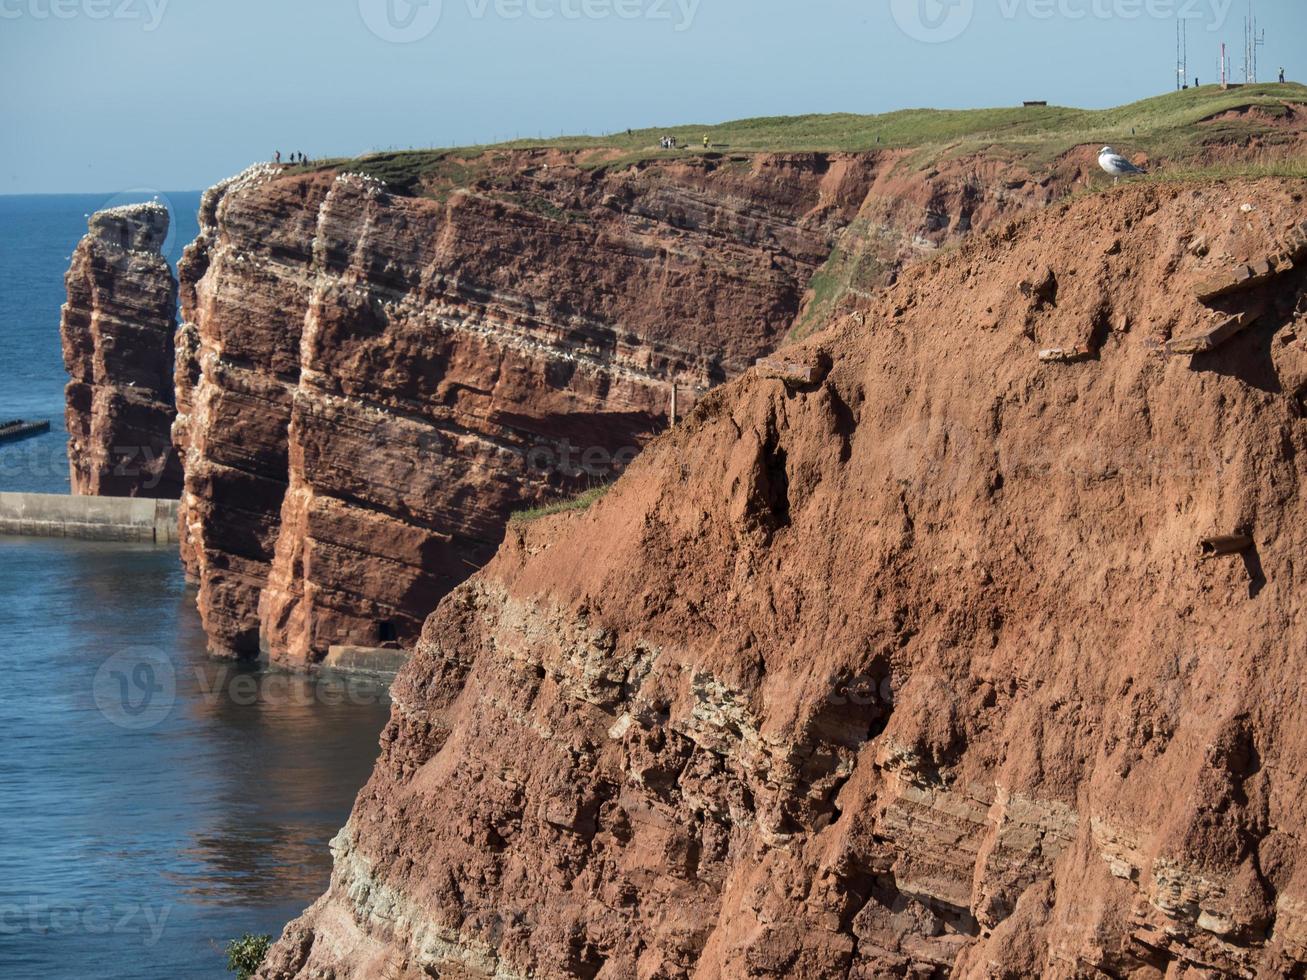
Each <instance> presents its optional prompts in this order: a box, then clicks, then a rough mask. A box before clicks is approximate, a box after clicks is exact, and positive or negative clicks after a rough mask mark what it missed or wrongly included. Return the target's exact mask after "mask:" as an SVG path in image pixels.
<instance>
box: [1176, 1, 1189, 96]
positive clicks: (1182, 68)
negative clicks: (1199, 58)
mask: <svg viewBox="0 0 1307 980" xmlns="http://www.w3.org/2000/svg"><path fill="white" fill-rule="evenodd" d="M1188 87H1189V21H1187V20H1186V19H1185V18H1183V17H1181V18H1179V19H1178V20H1176V22H1175V90H1176V91H1177V92H1178V91H1180V90H1181V89H1185V88H1188Z"/></svg>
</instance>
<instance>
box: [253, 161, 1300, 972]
mask: <svg viewBox="0 0 1307 980" xmlns="http://www.w3.org/2000/svg"><path fill="white" fill-rule="evenodd" d="M1305 193H1307V183H1304V182H1274V181H1264V182H1260V183H1258V182H1231V183H1224V184H1222V183H1214V184H1199V185H1186V184H1177V185H1165V184H1150V185H1144V186H1136V187H1129V188H1122V189H1120V190H1119V191H1115V192H1109V193H1107V194H1105V195H1101V196H1095V197H1092V198H1085V199H1080V200H1077V201H1076V202H1074V203H1071V204H1069V205H1061V206H1057V207H1056V208H1054V209H1052V210H1051V211H1049V212H1048V213H1046V214H1043V215H1040V216H1038V217H1035V218H1033V219H1030V220H1024V221H1019V222H1016V223H1013V224H1012V225H1011V226H1010V227H1004V228H1000V229H998V231H997V233H996V234H994V235H992V236H983V237H977V238H974V239H973V240H972V241H971V242H969V243H968V244H966V245H964V246H962V247H961V248H960V249H958V250H956V251H954V252H952V253H951V254H949V255H947V256H944V257H942V258H940V259H938V260H936V261H933V262H931V263H928V264H926V265H924V266H919V267H918V268H917V269H916V270H914V271H913V273H912V274H911V275H905V276H904V277H903V280H902V281H900V282H899V283H898V284H897V285H896V286H895V287H893V288H892V289H890V290H888V291H886V292H884V293H881V294H878V295H876V296H874V297H872V298H870V299H867V300H866V301H864V302H861V303H859V304H856V305H855V307H853V308H850V309H846V311H845V312H844V314H842V315H840V316H838V317H837V318H836V320H835V322H834V323H833V324H832V325H831V326H829V327H828V329H826V330H825V331H822V332H819V333H817V334H816V335H814V336H813V337H812V338H811V339H810V340H808V341H806V342H805V343H803V344H800V345H796V346H793V347H791V348H789V349H787V351H786V352H785V358H784V362H785V363H784V365H782V368H781V369H777V368H776V367H774V366H769V367H767V368H765V369H763V370H757V371H752V370H751V371H747V372H746V373H745V375H744V376H743V377H741V378H739V379H737V380H736V381H734V382H732V383H730V384H728V385H726V386H724V387H722V388H720V389H718V390H716V391H714V392H712V393H711V394H709V395H707V396H706V397H704V398H703V399H702V400H700V402H699V404H698V406H697V408H696V409H695V410H694V411H693V413H692V414H691V415H690V416H689V418H687V419H686V420H685V421H684V422H683V423H682V424H681V425H679V426H677V427H676V428H675V429H674V430H672V431H671V432H669V433H667V434H665V435H663V436H661V437H660V438H658V439H657V440H656V441H655V442H654V443H653V444H652V445H651V446H650V447H649V448H648V449H647V450H646V451H645V452H644V453H643V454H642V455H641V456H640V457H639V458H638V459H637V460H636V461H635V462H634V463H633V464H632V466H631V467H630V468H629V469H628V470H627V472H626V474H625V475H624V476H623V477H622V479H621V480H620V481H619V482H618V483H617V485H616V487H615V488H614V489H613V490H612V491H611V492H609V493H608V494H607V495H606V496H604V497H603V498H602V499H600V500H599V501H598V502H596V503H594V504H592V505H591V506H590V508H589V509H588V510H585V511H583V512H573V513H569V514H564V515H560V516H555V517H549V518H545V519H542V520H539V521H536V522H533V523H518V524H514V525H512V526H511V527H510V528H509V532H508V535H507V539H506V540H505V542H504V545H503V547H502V548H501V549H500V551H499V553H498V554H497V555H496V557H495V558H494V559H493V560H492V561H491V562H490V563H489V564H488V565H487V566H486V567H485V568H484V569H482V570H481V571H480V572H478V573H477V574H476V575H474V576H473V577H472V578H471V579H470V580H469V581H468V582H466V583H465V584H463V585H462V586H460V587H459V588H457V589H455V590H454V591H453V592H452V593H451V594H450V595H449V596H447V597H446V598H445V600H444V601H443V602H442V603H441V604H440V606H439V608H438V610H437V611H436V612H435V614H434V615H433V616H432V617H431V618H430V619H429V620H428V622H427V624H426V626H425V630H424V633H423V636H422V640H421V642H420V643H419V645H418V648H417V653H416V656H415V657H414V659H413V660H412V661H411V662H410V663H409V664H408V666H407V667H406V668H405V670H404V672H403V673H402V674H401V675H400V677H399V680H398V681H397V683H396V685H395V689H394V709H393V714H392V718H391V721H390V724H389V726H388V728H387V729H386V731H385V733H384V735H383V738H382V755H381V758H380V760H379V761H378V764H377V767H376V770H375V772H374V774H373V776H372V779H371V781H370V782H369V784H368V785H367V787H366V788H365V789H364V790H363V791H362V793H361V794H360V796H359V798H358V801H357V803H356V806H355V809H354V812H353V815H352V816H351V818H350V820H349V822H348V824H347V826H346V827H345V828H344V830H342V831H341V833H340V834H339V836H338V837H337V838H336V840H335V841H334V843H333V850H334V853H335V870H334V873H333V877H332V882H331V886H330V889H329V891H328V892H327V893H326V895H325V896H323V898H322V899H321V900H320V901H319V902H318V903H316V904H315V905H314V906H313V907H312V908H311V909H310V910H309V911H308V912H307V913H306V914H305V915H304V916H303V917H302V918H301V919H299V920H297V921H296V922H295V923H293V924H291V925H290V926H289V927H288V928H287V930H286V932H285V934H284V935H283V936H282V938H281V940H280V941H279V942H278V943H277V944H276V946H275V947H274V948H273V950H272V951H271V953H270V955H269V957H268V959H267V960H266V961H265V964H264V966H263V968H262V971H261V973H260V976H261V977H264V978H266V980H288V978H309V977H334V978H338V980H345V978H350V977H360V978H361V977H377V976H386V977H394V978H397V980H403V978H418V977H432V976H440V977H497V978H503V977H585V978H602V980H610V978H611V980H617V978H628V977H646V978H654V977H692V976H693V977H732V978H744V977H777V978H779V977H801V978H806V977H811V978H819V977H821V978H824V977H851V978H867V980H870V978H872V977H884V976H904V977H943V976H948V975H954V976H966V977H1026V976H1047V977H1085V978H1088V977H1105V976H1110V977H1133V978H1157V980H1161V978H1164V977H1166V978H1179V977H1214V976H1229V977H1247V978H1253V977H1280V976H1301V975H1303V971H1304V970H1305V969H1307V841H1305V840H1304V836H1303V834H1304V830H1303V828H1304V826H1307V819H1305V818H1307V804H1305V803H1304V800H1307V793H1305V792H1304V788H1305V787H1304V778H1305V777H1304V773H1307V727H1305V726H1303V725H1302V723H1301V719H1302V716H1303V710H1304V707H1307V705H1305V704H1304V695H1305V691H1307V688H1304V684H1303V680H1302V678H1303V675H1304V672H1307V565H1304V562H1303V560H1302V556H1303V555H1304V554H1307V494H1305V490H1307V295H1305V293H1304V290H1305V288H1307V266H1304V265H1291V264H1288V263H1286V262H1284V261H1279V262H1278V265H1277V268H1278V269H1279V273H1278V274H1277V276H1276V277H1275V278H1274V279H1271V280H1267V281H1264V282H1260V283H1257V284H1253V285H1252V286H1250V287H1249V288H1248V289H1247V290H1246V291H1241V292H1238V293H1234V294H1230V295H1227V296H1224V297H1222V298H1220V299H1217V300H1213V301H1211V302H1206V303H1205V302H1202V301H1200V300H1199V299H1198V298H1197V297H1196V295H1195V288H1196V287H1197V286H1199V285H1200V284H1201V283H1204V282H1208V281H1211V280H1213V279H1214V278H1215V277H1218V276H1219V275H1221V274H1223V273H1225V272H1226V271H1228V270H1229V269H1231V268H1238V267H1240V266H1243V265H1253V264H1255V263H1257V262H1258V261H1260V260H1262V259H1264V258H1265V257H1268V256H1287V255H1291V254H1297V251H1298V250H1299V249H1300V246H1301V245H1302V244H1303V243H1304V242H1307V228H1303V227H1302V226H1301V224H1300V223H1301V222H1302V219H1303V212H1302V208H1301V201H1302V200H1303V195H1304V194H1305ZM1249 309H1257V310H1259V311H1260V316H1259V318H1258V319H1257V321H1256V323H1255V325H1253V326H1251V327H1249V328H1248V329H1246V330H1244V331H1243V332H1241V333H1239V334H1237V335H1236V336H1233V337H1232V338H1230V339H1228V341H1226V342H1224V343H1223V344H1221V345H1220V346H1218V347H1216V348H1215V349H1213V350H1210V351H1207V352H1203V353H1198V354H1194V355H1192V356H1177V355H1175V354H1172V353H1170V352H1168V349H1167V342H1168V341H1169V340H1171V339H1172V338H1174V337H1187V336H1193V335H1195V334H1198V333H1201V332H1202V331H1203V330H1204V329H1210V327H1211V326H1212V325H1213V324H1216V323H1220V322H1222V321H1223V320H1225V319H1227V318H1229V317H1231V316H1234V315H1237V314H1238V313H1239V312H1240V311H1243V310H1249ZM1052 349H1060V350H1077V351H1080V352H1082V353H1081V356H1079V357H1077V358H1075V359H1070V360H1048V359H1041V357H1040V353H1041V351H1047V350H1052ZM294 425H295V423H292V427H294ZM1218 536H1219V537H1218ZM1213 540H1221V541H1232V540H1233V541H1236V542H1238V543H1239V544H1241V545H1242V547H1241V548H1239V547H1236V546H1235V545H1233V544H1232V545H1231V549H1233V550H1230V551H1229V552H1228V553H1225V554H1221V553H1220V552H1219V551H1218V552H1216V554H1217V556H1216V557H1211V555H1212V554H1213V551H1212V549H1211V548H1210V547H1206V546H1205V543H1206V544H1210V542H1211V541H1213ZM1205 556H1206V558H1205Z"/></svg>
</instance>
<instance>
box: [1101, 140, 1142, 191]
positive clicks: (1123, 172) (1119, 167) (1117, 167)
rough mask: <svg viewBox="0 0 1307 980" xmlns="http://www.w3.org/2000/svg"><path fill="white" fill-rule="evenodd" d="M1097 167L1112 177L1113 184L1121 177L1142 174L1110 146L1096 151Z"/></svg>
mask: <svg viewBox="0 0 1307 980" xmlns="http://www.w3.org/2000/svg"><path fill="white" fill-rule="evenodd" d="M1098 165H1099V166H1100V167H1102V168H1103V169H1104V170H1105V171H1107V172H1108V173H1109V174H1111V175H1112V183H1114V184H1115V183H1116V182H1117V181H1118V180H1120V179H1121V178H1122V177H1129V176H1131V175H1133V174H1142V173H1143V172H1144V171H1142V170H1140V169H1139V168H1138V167H1136V166H1135V165H1134V164H1133V163H1131V162H1130V161H1129V160H1127V159H1126V158H1125V157H1123V156H1121V154H1119V153H1117V152H1116V150H1114V149H1112V148H1111V147H1110V146H1105V147H1103V148H1102V149H1101V150H1099V151H1098Z"/></svg>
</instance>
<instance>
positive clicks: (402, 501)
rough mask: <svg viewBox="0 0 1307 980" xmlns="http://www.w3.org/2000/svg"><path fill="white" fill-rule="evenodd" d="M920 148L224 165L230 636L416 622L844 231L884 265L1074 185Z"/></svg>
mask: <svg viewBox="0 0 1307 980" xmlns="http://www.w3.org/2000/svg"><path fill="white" fill-rule="evenodd" d="M900 164H901V160H900V157H899V155H897V154H883V155H876V154H862V155H847V154H846V155H840V154H802V155H788V156H786V155H754V156H738V157H724V158H714V157H694V158H687V159H681V160H659V161H646V162H644V163H640V164H631V165H612V166H594V165H592V163H589V162H586V163H584V164H583V163H582V162H579V161H578V160H577V159H576V158H575V157H574V155H569V154H566V153H561V152H556V151H531V152H528V151H504V152H500V153H494V154H489V155H486V156H483V157H479V158H477V159H475V160H470V161H465V166H466V168H467V169H468V171H469V173H468V174H464V175H463V176H462V177H461V178H460V179H459V180H458V181H457V182H456V183H454V184H448V183H446V184H440V185H435V186H431V187H428V188H427V191H428V193H429V194H430V195H431V196H429V197H401V196H397V195H392V194H390V193H388V192H387V191H386V189H385V188H384V187H383V186H381V185H379V184H378V183H376V182H374V181H370V180H368V179H366V178H362V177H358V176H350V175H347V174H345V175H338V174H335V173H309V174H305V173H296V174H290V173H283V172H278V171H275V170H272V169H270V168H264V169H255V170H251V171H249V172H247V173H246V174H244V175H241V176H240V177H239V178H235V179H233V180H232V181H229V182H226V183H224V184H221V185H219V186H218V187H216V188H214V189H213V190H211V191H210V192H209V193H208V194H207V195H206V197H205V200H204V204H203V206H202V209H201V215H200V217H201V227H202V230H201V235H200V238H199V240H198V241H197V242H196V243H195V244H194V245H193V246H192V247H191V248H190V249H189V250H188V252H187V255H186V257H185V258H184V260H183V262H182V263H181V266H180V274H181V279H182V307H183V314H184V320H185V323H184V324H183V326H182V328H181V331H180V333H179V335H178V336H179V340H178V366H177V371H178V373H177V390H178V404H179V407H180V416H179V418H178V421H177V425H176V429H175V437H176V440H177V443H178V445H179V447H181V448H183V449H184V451H185V453H186V479H187V491H186V494H185V497H184V501H183V505H184V517H183V524H184V531H185V534H184V538H185V541H184V545H183V548H184V554H185V556H186V560H187V564H188V568H189V570H190V572H191V574H192V576H193V577H194V578H195V579H196V580H197V582H198V584H199V590H200V599H199V602H200V609H201V612H202V615H203V617H204V622H205V627H206V629H207V631H208V633H209V636H210V638H211V640H212V642H213V645H214V647H215V649H216V650H217V651H218V652H223V653H236V654H241V655H251V654H253V653H255V652H257V651H259V650H260V649H262V650H263V651H265V652H266V653H268V654H270V655H271V656H272V657H273V658H275V659H278V660H281V661H283V662H288V663H293V664H304V663H307V662H312V661H314V660H316V659H318V658H320V657H321V656H322V655H323V654H324V653H325V652H326V649H327V647H328V646H330V645H331V644H333V643H341V642H355V643H364V644H369V643H377V642H380V641H383V640H386V639H395V640H397V641H399V642H400V643H403V644H404V645H406V646H411V645H412V643H413V642H414V641H415V640H416V638H417V635H418V632H419V630H420V626H421V623H422V621H423V619H424V618H425V617H426V615H427V614H428V613H429V612H430V611H431V609H432V608H434V606H435V604H436V602H437V601H438V600H439V599H440V597H441V596H443V595H444V594H445V593H446V592H448V591H449V590H450V589H451V588H453V587H454V586H455V585H457V584H458V583H459V582H461V581H462V580H463V579H465V578H466V577H467V576H468V575H469V574H471V572H472V571H474V570H475V569H476V568H477V567H479V566H480V565H482V564H484V562H485V561H486V560H488V558H489V557H490V556H491V555H492V554H493V552H494V550H495V548H496V546H497V545H498V543H499V541H500V539H501V537H502V534H503V527H504V523H505V521H506V519H507V516H508V514H509V513H510V512H511V511H512V510H513V509H515V508H520V507H522V506H523V505H525V504H529V503H531V502H533V501H538V500H540V499H542V498H544V497H546V496H551V495H556V494H557V493H559V492H560V491H564V490H567V489H568V488H570V487H576V486H585V485H586V484H588V483H590V482H599V481H602V480H605V479H608V478H610V477H611V476H612V475H613V473H614V472H618V471H620V467H621V465H623V464H624V463H625V462H626V461H628V460H629V459H630V458H631V457H632V456H633V455H634V453H635V451H636V450H637V449H638V448H639V447H641V446H643V445H644V444H645V443H646V442H647V441H648V440H649V439H650V438H651V437H652V436H653V435H654V434H656V433H657V432H658V431H660V430H661V429H662V428H663V427H664V426H665V424H666V416H667V412H668V407H669V400H670V386H671V384H672V383H673V382H675V383H676V384H677V385H678V386H679V390H680V398H681V405H682V411H684V410H685V409H686V408H688V407H689V406H690V405H692V404H693V401H694V399H695V398H697V397H698V396H699V395H700V394H702V393H703V392H704V391H706V390H707V389H709V388H710V387H712V386H713V385H716V384H718V383H720V382H721V381H723V380H725V379H726V378H729V377H734V376H735V375H737V374H739V373H740V372H741V371H743V370H744V369H745V368H747V367H748V366H749V365H750V364H751V363H752V362H753V360H754V359H755V358H757V357H759V356H760V355H763V354H766V353H768V352H770V351H771V350H773V349H774V348H775V347H776V346H777V345H778V344H780V343H781V342H782V341H783V340H784V338H785V337H786V335H787V333H788V332H789V331H790V330H791V328H792V326H793V325H794V323H795V321H796V316H797V315H798V314H799V313H800V311H801V309H802V307H803V304H804V301H805V300H804V297H805V293H806V292H807V290H808V286H809V282H810V280H811V279H812V276H813V273H814V272H815V271H816V270H817V269H818V268H819V267H821V266H822V265H823V263H826V262H827V260H828V259H829V258H830V256H831V253H832V249H833V246H835V245H836V243H837V242H840V241H841V240H842V239H843V238H844V237H845V236H847V235H848V234H856V235H857V236H859V237H858V240H859V242H864V241H865V240H867V239H872V240H874V242H875V248H876V255H877V265H876V272H875V275H870V274H867V273H866V271H865V270H863V275H862V278H861V279H860V280H859V282H861V283H863V284H864V285H866V284H868V283H870V282H871V280H872V279H875V278H877V277H879V279H880V280H883V279H884V278H886V277H888V276H890V275H892V274H893V272H894V271H896V270H897V268H898V267H899V265H901V264H902V262H903V261H905V260H907V259H908V258H911V257H913V256H914V255H916V254H919V253H920V252H921V251H922V250H923V249H925V248H927V247H929V246H931V245H932V244H937V243H939V242H942V241H944V240H946V239H947V238H949V237H951V236H954V235H957V234H961V233H965V232H966V231H967V230H969V228H970V227H971V225H972V224H973V222H974V221H976V220H981V219H983V220H986V221H988V220H993V219H994V218H996V217H997V216H1000V215H1003V214H1005V213H1009V212H1011V211H1014V210H1015V209H1017V208H1020V207H1024V206H1027V205H1029V204H1031V203H1034V204H1040V205H1042V204H1044V203H1046V202H1047V200H1048V199H1050V198H1051V197H1052V195H1053V194H1054V192H1055V186H1053V184H1052V178H1050V179H1049V180H1046V181H1045V182H1044V184H1043V185H1042V186H1041V185H1040V184H1039V182H1036V181H1032V182H1031V183H1030V187H1029V189H1028V191H1027V192H1025V193H1017V192H1015V191H1013V190H1011V189H1009V188H1007V187H1006V185H1003V186H998V185H996V184H993V183H992V182H991V183H989V184H987V183H986V182H985V180H983V179H982V178H981V177H979V176H978V175H976V174H973V173H972V172H971V169H970V165H969V164H960V165H959V168H960V169H955V170H952V171H950V172H949V173H946V174H943V175H940V174H938V173H929V174H918V175H916V176H915V177H914V176H912V175H911V173H909V175H908V176H902V175H901V171H902V168H901V167H900ZM896 175H897V176H896ZM991 176H992V175H991ZM913 195H915V197H914V196H913ZM918 199H919V200H918ZM951 208H953V209H956V211H957V213H956V215H955V216H953V217H950V216H949V215H948V212H949V210H950V209H951ZM858 248H859V249H862V248H865V246H864V245H859V246H858ZM852 249H853V247H852V246H850V250H852Z"/></svg>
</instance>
